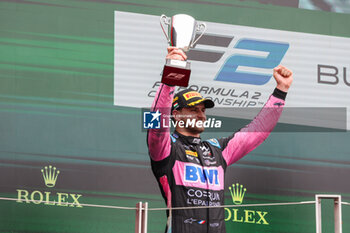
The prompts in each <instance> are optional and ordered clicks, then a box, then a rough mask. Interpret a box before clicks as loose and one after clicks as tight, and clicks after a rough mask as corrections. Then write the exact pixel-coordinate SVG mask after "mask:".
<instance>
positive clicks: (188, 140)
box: [173, 130, 201, 145]
mask: <svg viewBox="0 0 350 233" xmlns="http://www.w3.org/2000/svg"><path fill="white" fill-rule="evenodd" d="M173 136H174V137H175V138H180V139H181V140H182V141H184V142H186V143H188V144H193V145H199V144H200V143H201V138H200V137H192V136H185V135H183V134H181V133H179V132H177V131H176V130H175V132H174V133H173Z"/></svg>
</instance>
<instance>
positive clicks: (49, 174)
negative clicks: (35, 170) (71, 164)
mask: <svg viewBox="0 0 350 233" xmlns="http://www.w3.org/2000/svg"><path fill="white" fill-rule="evenodd" d="M41 173H42V174H43V177H44V181H45V185H46V186H47V187H49V188H52V187H55V185H56V180H57V177H58V174H60V171H59V170H57V169H56V167H52V166H51V165H49V167H47V166H45V168H44V169H41Z"/></svg>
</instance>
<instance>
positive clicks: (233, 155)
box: [221, 66, 293, 165]
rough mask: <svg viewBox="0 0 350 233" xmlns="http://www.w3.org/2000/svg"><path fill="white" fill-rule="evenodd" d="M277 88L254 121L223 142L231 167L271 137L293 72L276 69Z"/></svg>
mask: <svg viewBox="0 0 350 233" xmlns="http://www.w3.org/2000/svg"><path fill="white" fill-rule="evenodd" d="M273 75H274V78H275V80H276V82H277V87H276V89H275V90H274V92H273V94H272V95H271V96H270V98H269V99H268V101H267V102H266V104H265V106H264V108H263V109H262V110H261V111H260V112H259V114H258V115H257V116H256V117H255V118H254V120H253V121H252V122H251V123H250V124H248V125H247V126H246V127H244V128H242V129H241V130H240V131H238V132H236V133H235V134H234V135H233V136H232V137H230V138H227V139H223V140H221V144H222V149H223V153H222V154H223V157H224V159H225V161H226V163H227V165H231V164H233V163H235V162H236V161H238V160H239V159H241V158H242V157H243V156H244V155H246V154H248V153H249V152H251V151H252V150H254V149H255V148H256V147H257V146H259V145H260V144H261V143H262V142H263V141H265V139H266V138H267V137H268V136H269V135H270V133H271V131H272V130H273V128H274V127H275V126H276V124H277V122H278V119H279V117H280V116H281V113H282V110H283V106H284V100H285V97H286V95H287V91H288V89H289V87H290V85H291V83H292V81H293V77H292V72H291V71H290V70H288V69H287V68H285V67H283V66H278V67H276V68H275V69H274V74H273Z"/></svg>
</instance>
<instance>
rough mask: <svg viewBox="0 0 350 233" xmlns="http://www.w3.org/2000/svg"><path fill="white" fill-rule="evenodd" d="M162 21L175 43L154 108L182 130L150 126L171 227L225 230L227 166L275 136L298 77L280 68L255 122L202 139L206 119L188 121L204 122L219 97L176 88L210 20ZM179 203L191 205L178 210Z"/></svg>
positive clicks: (181, 231)
mask: <svg viewBox="0 0 350 233" xmlns="http://www.w3.org/2000/svg"><path fill="white" fill-rule="evenodd" d="M161 20H163V21H164V22H165V23H166V24H168V25H169V34H170V37H171V38H168V42H169V44H170V45H171V47H169V48H168V54H167V56H166V59H167V61H166V65H165V67H164V70H163V77H162V84H161V85H160V87H159V89H158V91H157V94H156V96H155V99H154V102H153V104H152V108H151V111H152V112H159V113H160V114H162V116H163V115H164V116H170V115H171V116H172V120H173V121H174V122H175V125H176V129H175V132H174V133H172V134H170V130H169V128H164V129H149V130H148V133H147V145H148V149H149V155H150V158H151V165H152V171H153V173H154V175H155V177H156V179H157V182H158V184H159V187H160V189H161V193H162V196H163V198H164V199H165V202H166V205H167V207H168V208H169V211H167V216H168V222H167V227H166V232H167V233H170V232H171V233H197V232H198V233H204V232H206V233H225V232H226V230H225V221H224V218H225V213H224V209H223V208H220V206H222V205H224V175H225V171H226V168H227V167H228V166H230V165H232V164H234V163H235V162H237V161H238V160H239V159H241V158H242V157H243V156H244V155H246V154H248V153H249V152H251V151H252V150H253V149H255V148H256V147H257V146H258V145H260V144H261V143H262V142H263V141H264V140H265V139H266V138H267V137H268V136H269V134H270V132H271V131H272V130H273V128H274V127H275V125H276V124H277V121H278V119H279V117H280V115H281V113H282V110H283V106H284V100H285V98H286V95H287V91H288V89H289V87H290V85H291V83H292V80H293V78H292V72H291V71H290V70H289V69H287V68H285V67H283V66H278V67H276V68H274V70H273V77H274V78H275V80H276V83H277V85H276V88H275V90H274V91H273V93H272V95H271V96H270V98H269V99H268V101H267V102H266V104H265V106H264V107H263V108H262V110H261V111H260V112H259V114H258V115H257V116H256V117H255V118H254V120H253V121H252V122H251V123H250V124H248V125H247V126H245V127H244V128H242V129H241V130H239V131H237V132H235V133H233V134H231V135H229V136H228V137H224V138H219V139H216V138H213V139H209V140H202V139H201V138H200V134H201V133H202V132H203V131H204V127H203V126H201V125H202V124H195V125H192V126H188V125H187V124H186V122H188V121H195V122H196V123H197V122H204V121H205V120H206V115H205V110H206V108H212V107H214V102H213V101H211V100H210V99H205V98H203V97H202V96H201V94H200V93H198V92H196V91H194V90H191V89H185V90H183V91H181V92H179V93H177V94H175V95H174V90H175V86H187V84H188V78H189V74H190V68H189V63H188V62H186V59H187V56H186V54H185V51H188V49H189V48H190V47H192V46H193V44H194V43H193V42H191V41H194V38H195V34H196V31H197V30H203V28H204V29H205V25H204V24H197V23H196V21H195V20H194V19H193V18H192V17H191V16H188V15H175V16H173V17H172V18H171V20H170V19H169V18H167V17H166V16H162V17H161ZM170 25H171V26H170ZM198 25H199V26H198ZM203 25H204V26H203ZM188 27H189V28H188ZM184 28H186V29H184ZM163 30H164V29H163ZM164 32H165V31H164ZM189 32H191V35H190V36H188V33H189ZM182 33H184V34H186V35H182ZM202 34H203V33H202ZM184 38H187V41H188V38H190V40H189V41H188V42H186V43H187V45H184V42H183V41H184V40H185V39H184ZM197 40H198V39H197ZM180 42H181V43H182V44H181V45H179V44H178V43H180ZM181 122H182V123H184V124H181ZM174 207H185V208H183V209H181V208H180V209H179V208H176V209H175V210H174V209H172V208H174ZM186 207H187V208H186ZM191 207H209V208H191ZM213 207H215V208H213Z"/></svg>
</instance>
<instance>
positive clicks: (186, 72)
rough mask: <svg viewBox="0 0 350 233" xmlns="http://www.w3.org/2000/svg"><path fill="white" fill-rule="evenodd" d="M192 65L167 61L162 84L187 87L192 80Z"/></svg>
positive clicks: (177, 61)
mask: <svg viewBox="0 0 350 233" xmlns="http://www.w3.org/2000/svg"><path fill="white" fill-rule="evenodd" d="M190 65H191V63H189V62H186V61H179V60H171V59H167V60H166V63H165V65H164V69H163V75H162V83H164V84H167V85H170V86H181V87H187V86H188V82H189V80H190V74H191V69H190Z"/></svg>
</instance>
